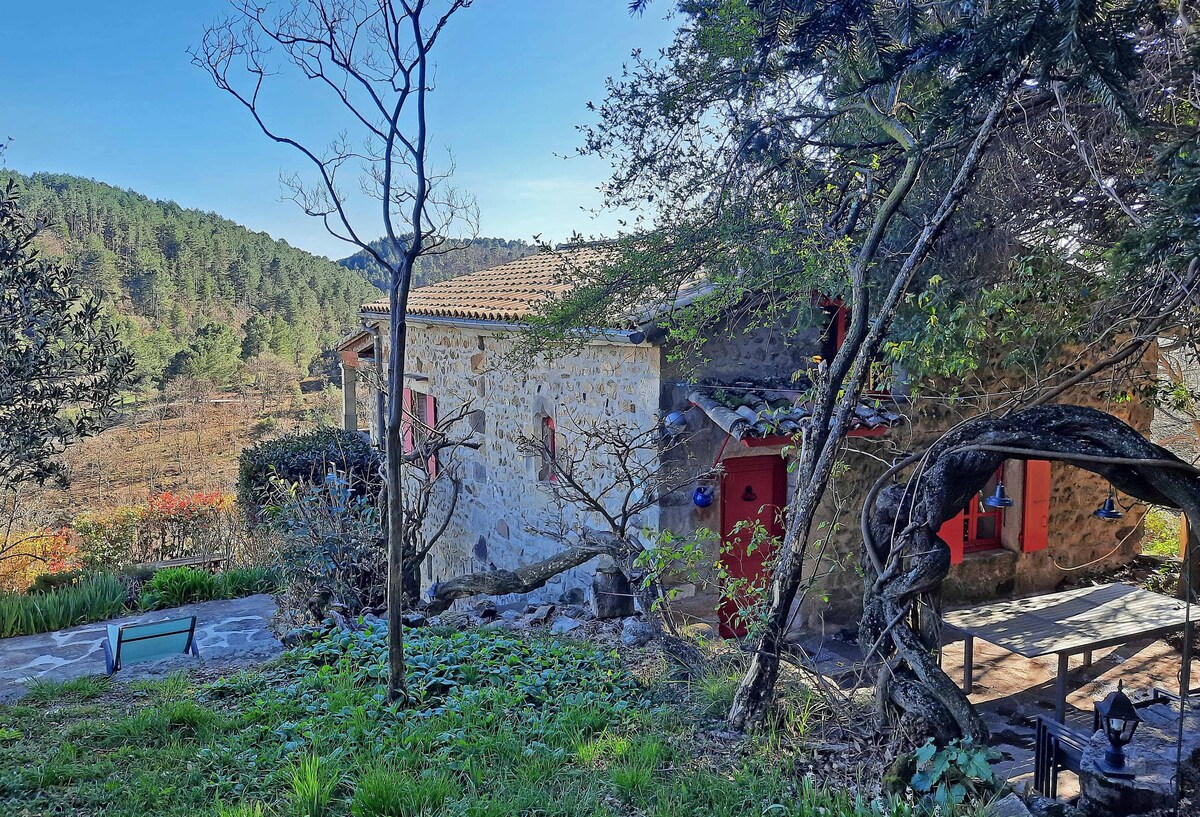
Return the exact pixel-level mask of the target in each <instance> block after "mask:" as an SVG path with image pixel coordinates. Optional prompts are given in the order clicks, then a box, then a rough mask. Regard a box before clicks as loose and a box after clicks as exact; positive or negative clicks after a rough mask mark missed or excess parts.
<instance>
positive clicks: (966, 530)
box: [963, 464, 1005, 553]
mask: <svg viewBox="0 0 1200 817" xmlns="http://www.w3.org/2000/svg"><path fill="white" fill-rule="evenodd" d="M992 477H993V479H995V480H996V481H997V482H996V484H1002V483H1003V481H1004V465H1003V464H1001V466H1000V467H999V468H997V469H996V473H995V474H993V475H992ZM987 496H990V492H989V491H988V489H987V487H986V486H985V487H984V489H983V490H982V491H981V492H979V493H978V494H976V495H975V497H974V498H973V499H972V500H971V501H970V502H968V503H967V506H966V507H965V508H963V553H985V552H987V551H992V550H1000V549H1001V548H1003V547H1004V535H1003V531H1004V511H1005V509H1004V508H986V507H985V506H984V504H983V500H984V499H986V498H987ZM984 518H991V519H994V520H995V531H996V535H995V536H989V537H987V538H986V539H985V538H980V536H979V520H980V519H984Z"/></svg>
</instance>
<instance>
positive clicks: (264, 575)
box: [217, 567, 280, 599]
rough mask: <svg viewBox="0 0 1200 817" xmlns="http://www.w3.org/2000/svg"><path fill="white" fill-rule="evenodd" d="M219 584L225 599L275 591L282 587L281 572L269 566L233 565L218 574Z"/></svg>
mask: <svg viewBox="0 0 1200 817" xmlns="http://www.w3.org/2000/svg"><path fill="white" fill-rule="evenodd" d="M217 586H218V592H219V593H220V597H221V598H224V599H240V598H242V597H243V596H253V595H255V594H256V593H275V592H277V591H278V590H279V587H280V583H279V573H278V572H277V571H276V570H274V569H273V568H269V567H231V568H229V569H228V570H226V571H225V572H223V573H219V574H217Z"/></svg>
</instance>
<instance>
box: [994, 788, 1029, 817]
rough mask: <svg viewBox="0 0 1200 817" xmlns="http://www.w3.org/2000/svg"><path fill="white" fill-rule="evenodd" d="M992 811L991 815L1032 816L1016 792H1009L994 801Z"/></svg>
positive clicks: (996, 816) (1000, 816)
mask: <svg viewBox="0 0 1200 817" xmlns="http://www.w3.org/2000/svg"><path fill="white" fill-rule="evenodd" d="M990 813H991V817H1030V814H1029V809H1027V808H1025V803H1024V802H1023V801H1022V800H1021V798H1020V797H1018V796H1017V794H1016V792H1009V793H1008V794H1007V795H1005V796H1004V797H1002V798H1000V799H999V800H997V801H996V802H995V803H993V804H992V808H991V812H990Z"/></svg>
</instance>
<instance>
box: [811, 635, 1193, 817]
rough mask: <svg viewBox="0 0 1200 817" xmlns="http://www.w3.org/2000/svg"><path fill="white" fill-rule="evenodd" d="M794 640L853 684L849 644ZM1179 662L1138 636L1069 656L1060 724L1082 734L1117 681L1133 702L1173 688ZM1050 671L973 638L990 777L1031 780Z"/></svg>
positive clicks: (1047, 660)
mask: <svg viewBox="0 0 1200 817" xmlns="http://www.w3.org/2000/svg"><path fill="white" fill-rule="evenodd" d="M797 642H798V643H799V644H801V646H803V647H804V648H805V649H806V650H807V651H808V653H809V655H812V656H814V657H815V658H816V660H817V662H818V664H819V666H820V668H821V670H822V671H823V672H825V673H826V675H827V676H829V677H831V678H834V679H837V680H839V681H840V682H842V685H843V686H848V685H852V684H853V682H854V681H855V680H857V678H858V664H859V662H860V661H861V653H860V652H859V651H858V647H857V646H855V645H853V644H850V643H848V642H846V641H841V640H838V639H834V638H826V639H820V638H819V637H816V636H812V635H809V636H806V637H802V638H799V639H797ZM1176 643H1178V642H1176ZM1181 664H1182V656H1181V654H1180V651H1179V649H1177V648H1176V647H1175V646H1172V644H1171V643H1168V642H1167V641H1165V640H1149V639H1143V640H1140V641H1132V642H1130V643H1128V644H1125V645H1123V646H1119V647H1109V648H1106V649H1102V650H1096V651H1095V653H1094V654H1093V660H1092V664H1091V666H1086V667H1085V666H1083V659H1082V656H1075V657H1073V658H1072V659H1071V663H1070V674H1069V675H1068V678H1067V716H1066V721H1067V723H1068V725H1070V726H1073V727H1076V728H1078V729H1088V730H1090V727H1091V723H1092V711H1093V707H1094V706H1095V703H1096V701H1099V700H1102V699H1103V698H1104V697H1105V696H1106V695H1108V693H1110V692H1112V691H1113V690H1114V689H1116V688H1117V682H1118V681H1124V682H1125V689H1126V690H1127V691H1128V692H1129V693H1130V695H1131V696H1132V697H1134V698H1135V699H1137V698H1139V697H1144V696H1146V695H1147V694H1148V692H1149V690H1150V687H1152V686H1157V687H1161V688H1165V689H1170V690H1177V689H1178V685H1179V681H1178V673H1179V669H1180V666H1181ZM942 668H943V669H944V670H945V671H946V673H947V674H948V675H949V676H950V677H951V678H953V679H954V680H955V682H956V683H958V684H961V683H962V670H963V642H962V641H956V642H951V643H949V644H947V645H946V646H945V647H944V649H943V652H942ZM1057 668H1058V658H1057V656H1054V655H1050V656H1046V657H1043V658H1035V659H1029V658H1022V657H1021V656H1019V655H1015V654H1013V653H1010V652H1007V651H1006V650H1004V649H1002V648H1000V647H995V646H993V645H991V644H989V643H987V642H986V641H982V640H981V639H976V640H975V669H974V682H975V683H974V690H973V692H972V694H971V696H970V699H971V702H972V703H973V704H975V705H976V707H978V708H979V711H980V714H981V715H982V716H983V719H984V721H985V722H986V723H987V726H988V729H989V730H990V731H991V734H992V742H991V743H992V745H993V746H994V747H996V748H997V749H999V751H1000V752H1001V754H1002V756H1003V758H1002V759H1001V760H1000V761H998V762H997V763H995V764H994V769H995V771H996V773H997V774H998V775H999V776H1001V777H1002V778H1004V779H1007V780H1009V781H1010V782H1012V783H1013V784H1014V785H1016V786H1017V787H1020V786H1021V785H1022V784H1024V783H1029V784H1032V782H1033V748H1034V747H1033V744H1034V729H1035V727H1036V723H1037V716H1038V715H1047V716H1049V717H1053V716H1054V677H1055V673H1056V671H1057ZM1192 678H1193V679H1200V666H1198V665H1197V664H1195V663H1193V667H1192ZM1077 793H1078V781H1077V780H1076V779H1075V775H1073V774H1071V773H1069V772H1064V773H1063V774H1062V776H1061V777H1060V778H1059V796H1060V797H1064V798H1070V797H1073V796H1074V795H1075V794H1077Z"/></svg>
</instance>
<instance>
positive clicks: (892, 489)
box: [859, 406, 1200, 744]
mask: <svg viewBox="0 0 1200 817" xmlns="http://www.w3.org/2000/svg"><path fill="white" fill-rule="evenodd" d="M1006 459H1016V460H1030V459H1046V460H1059V461H1062V462H1065V463H1067V464H1070V465H1074V466H1076V467H1079V468H1083V469H1086V470H1089V471H1094V472H1096V473H1098V474H1101V475H1102V476H1104V477H1105V478H1107V479H1108V480H1109V481H1110V482H1111V483H1112V484H1113V486H1114V487H1115V488H1116V489H1117V490H1120V491H1122V492H1124V493H1126V494H1129V495H1131V496H1133V497H1135V498H1137V499H1141V500H1143V501H1145V502H1149V503H1152V504H1156V505H1164V506H1168V507H1174V508H1181V509H1182V510H1183V511H1184V513H1185V514H1187V515H1188V517H1189V518H1190V519H1198V518H1200V470H1197V469H1196V468H1194V467H1193V466H1190V465H1188V464H1187V463H1185V462H1183V461H1182V460H1180V459H1179V458H1178V457H1176V456H1175V455H1174V454H1172V453H1170V452H1169V451H1167V450H1166V449H1163V448H1161V447H1159V446H1157V445H1154V444H1153V443H1151V442H1150V441H1148V440H1147V439H1145V438H1144V437H1142V435H1141V434H1139V433H1138V432H1137V431H1136V430H1134V429H1133V428H1131V427H1130V426H1129V425H1127V424H1125V423H1124V422H1122V421H1121V420H1119V419H1117V418H1116V417H1113V416H1111V415H1109V414H1105V413H1104V412H1101V411H1097V410H1095V409H1090V408H1084V407H1080V406H1040V407H1036V408H1031V409H1027V410H1025V411H1021V412H1017V413H1015V414H1012V415H1010V416H1008V417H1002V418H997V419H990V418H984V419H979V420H973V421H970V422H967V423H964V424H963V425H961V426H958V427H957V428H955V429H954V430H953V431H951V432H950V433H948V434H946V435H945V436H944V437H942V438H941V439H940V440H938V441H937V443H935V444H934V445H933V446H932V447H931V448H930V449H929V451H928V452H926V453H925V455H924V456H923V457H918V456H915V455H914V457H911V458H910V460H911V461H913V462H916V461H920V462H922V463H923V468H922V469H921V470H920V471H919V472H918V473H916V474H915V475H914V476H913V478H912V480H911V481H910V482H908V483H906V484H902V485H892V486H889V487H887V488H884V489H882V490H879V488H880V486H881V485H883V484H885V483H886V481H887V480H888V479H890V477H891V475H892V472H889V473H888V474H885V475H884V477H883V478H881V480H880V482H878V483H876V487H875V488H874V489H872V494H871V495H870V496H869V497H868V500H867V504H866V506H865V507H864V509H863V546H864V558H863V560H862V562H863V581H864V596H863V618H862V623H861V625H860V629H859V643H860V644H861V645H862V646H863V648H864V650H866V651H867V655H866V658H867V660H868V662H873V663H875V664H876V666H877V667H878V689H877V696H876V697H877V704H878V706H879V715H880V718H881V721H883V722H885V723H886V722H887V721H890V720H895V719H902V720H906V721H909V722H913V723H918V724H920V725H921V727H922V728H923V730H924V731H925V732H926V733H927V734H930V735H932V736H933V737H934V738H935V739H936V740H937V741H938V742H939V743H943V744H944V743H945V742H947V741H949V740H952V739H954V738H957V737H972V738H974V739H976V740H982V739H984V738H986V735H987V729H986V727H985V726H984V724H983V721H982V719H980V717H979V715H978V713H976V712H975V709H974V707H973V706H972V705H971V703H970V701H968V700H967V697H966V695H964V694H963V692H962V691H961V690H960V689H959V688H958V685H957V684H956V683H955V682H954V681H953V680H951V679H950V677H949V676H948V675H946V674H945V673H944V672H943V671H942V670H941V668H940V667H939V666H938V664H937V661H936V659H935V657H934V656H935V655H936V651H937V649H938V648H939V644H938V643H937V633H938V630H939V628H938V627H937V626H936V624H937V620H938V611H937V604H936V601H935V600H936V598H937V594H938V592H939V590H940V587H941V584H942V581H943V580H944V579H945V577H946V574H947V573H948V572H949V570H950V548H949V546H948V545H947V544H946V543H945V542H944V541H943V540H942V539H940V538H939V537H938V535H937V531H938V529H939V528H940V527H941V526H942V524H943V523H945V522H946V520H948V519H950V518H951V517H953V516H954V515H955V514H956V513H958V511H959V510H960V509H961V508H962V507H963V505H965V504H966V503H967V502H968V501H971V500H972V498H973V497H974V496H975V495H976V494H977V493H978V492H979V490H980V489H981V488H982V487H983V486H984V485H985V484H986V483H987V480H988V479H989V478H990V476H991V475H992V474H993V473H995V471H996V469H997V468H999V467H1000V465H1001V463H1003V462H1004V460H1006ZM896 470H898V468H894V469H893V472H894V471H896ZM876 492H878V494H877V495H878V499H877V501H876V500H875V497H876ZM914 610H916V611H917V612H916V614H915V615H914ZM914 618H915V619H916V621H915V622H914Z"/></svg>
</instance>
